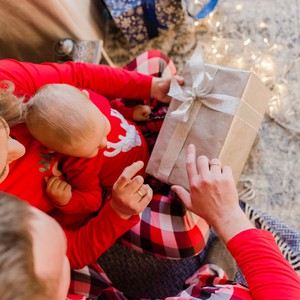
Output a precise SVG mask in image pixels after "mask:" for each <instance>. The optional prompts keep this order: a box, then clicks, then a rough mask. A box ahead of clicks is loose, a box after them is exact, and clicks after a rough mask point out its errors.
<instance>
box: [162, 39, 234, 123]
mask: <svg viewBox="0 0 300 300" xmlns="http://www.w3.org/2000/svg"><path fill="white" fill-rule="evenodd" d="M208 68H209V66H205V65H204V62H203V58H202V54H201V46H200V44H198V45H197V48H196V50H195V52H194V54H193V55H192V57H191V59H190V60H189V61H188V62H187V63H186V65H185V68H184V70H183V74H182V76H183V78H184V85H183V86H180V85H179V83H178V82H177V80H176V79H175V78H172V80H171V85H170V90H169V93H168V95H169V96H171V97H172V98H175V99H177V100H179V101H182V104H181V105H180V106H179V107H178V108H177V109H176V110H174V111H173V112H171V114H170V116H171V118H174V119H176V120H178V121H180V122H186V121H187V120H188V119H189V114H190V110H191V109H192V107H193V104H194V101H201V102H202V104H204V105H206V106H207V107H209V108H211V109H214V110H217V111H220V112H224V113H228V114H231V115H234V114H235V112H236V110H237V107H238V105H239V102H240V99H239V98H237V97H233V96H229V95H224V94H210V92H211V90H212V88H213V85H214V78H215V76H216V74H217V72H218V71H217V69H212V68H211V70H212V72H210V73H209V72H207V70H206V69H208Z"/></svg>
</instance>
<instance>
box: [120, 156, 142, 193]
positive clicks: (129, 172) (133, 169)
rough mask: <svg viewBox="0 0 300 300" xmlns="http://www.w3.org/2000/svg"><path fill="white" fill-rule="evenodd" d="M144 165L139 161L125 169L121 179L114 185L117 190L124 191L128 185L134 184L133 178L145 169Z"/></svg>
mask: <svg viewBox="0 0 300 300" xmlns="http://www.w3.org/2000/svg"><path fill="white" fill-rule="evenodd" d="M143 166H144V163H143V162H142V161H137V162H135V163H133V164H132V165H130V166H129V167H127V168H125V169H124V171H123V172H122V174H121V175H120V177H119V178H118V179H117V181H116V183H115V184H114V188H116V189H123V188H124V187H126V186H127V185H128V183H129V182H130V183H131V182H132V181H131V179H132V177H133V176H134V175H135V174H136V173H137V172H138V171H139V170H141V169H142V168H143Z"/></svg>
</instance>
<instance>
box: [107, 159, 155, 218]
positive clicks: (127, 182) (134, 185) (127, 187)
mask: <svg viewBox="0 0 300 300" xmlns="http://www.w3.org/2000/svg"><path fill="white" fill-rule="evenodd" d="M143 166H144V163H143V162H142V161H138V162H135V163H133V164H132V165H131V166H129V167H127V168H125V170H124V171H123V173H122V174H121V176H120V177H119V178H118V180H117V181H116V183H115V184H114V186H113V190H112V200H111V206H112V208H113V210H114V211H115V212H116V213H117V214H118V215H119V216H120V217H121V218H123V219H129V218H130V217H131V216H133V215H137V214H139V213H140V212H142V211H143V210H144V209H145V208H146V207H147V205H148V203H149V202H150V201H151V199H152V195H153V192H152V189H151V188H150V186H149V185H148V184H143V183H144V179H143V177H142V176H136V177H133V176H134V175H135V174H136V173H137V172H138V171H139V170H140V169H142V167H143Z"/></svg>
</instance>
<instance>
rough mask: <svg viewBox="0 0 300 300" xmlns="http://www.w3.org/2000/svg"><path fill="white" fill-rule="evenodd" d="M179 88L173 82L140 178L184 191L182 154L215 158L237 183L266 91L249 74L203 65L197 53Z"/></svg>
mask: <svg viewBox="0 0 300 300" xmlns="http://www.w3.org/2000/svg"><path fill="white" fill-rule="evenodd" d="M183 77H184V82H185V83H184V86H182V87H181V86H179V85H178V83H177V82H176V81H175V80H174V81H173V82H172V84H171V88H170V92H169V94H170V95H171V96H172V97H173V99H172V101H171V103H170V106H169V109H168V113H167V115H166V118H165V120H164V123H163V125H162V128H161V130H160V133H159V135H158V138H157V141H156V143H155V146H154V149H153V151H152V154H151V157H150V160H149V163H148V165H147V168H146V172H147V173H148V174H150V175H152V176H154V177H156V178H157V179H159V180H161V181H163V182H165V183H168V184H178V185H181V186H183V187H184V188H186V189H187V190H189V185H188V177H187V173H186V166H185V162H186V148H187V146H188V145H189V144H191V143H193V144H195V146H196V151H197V156H198V155H206V156H207V157H208V158H209V159H212V158H216V157H217V158H219V159H220V160H221V162H222V164H223V165H229V166H231V167H232V170H233V176H234V179H235V181H236V182H237V181H238V180H239V178H240V176H241V173H242V171H243V168H244V165H245V163H246V161H247V158H248V156H249V153H250V150H251V148H252V145H253V143H254V140H255V137H256V135H257V132H258V129H259V127H260V124H261V122H262V120H263V116H264V113H265V111H266V109H267V105H268V101H269V99H270V97H271V91H270V90H269V89H268V88H267V87H266V86H265V85H264V84H263V83H262V82H261V81H260V80H259V79H258V77H257V76H256V75H255V74H254V73H252V72H250V71H242V70H236V69H230V68H226V67H221V66H215V65H205V64H203V61H202V56H201V53H200V49H199V47H198V48H197V49H196V50H195V53H194V55H193V56H192V58H191V59H190V61H189V62H188V63H187V64H186V67H185V70H184V71H183Z"/></svg>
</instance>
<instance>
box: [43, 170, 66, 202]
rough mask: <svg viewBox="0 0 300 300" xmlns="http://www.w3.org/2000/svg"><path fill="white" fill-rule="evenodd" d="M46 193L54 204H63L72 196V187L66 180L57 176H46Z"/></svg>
mask: <svg viewBox="0 0 300 300" xmlns="http://www.w3.org/2000/svg"><path fill="white" fill-rule="evenodd" d="M45 180H46V184H47V185H46V194H47V195H48V197H49V198H50V200H52V201H53V203H54V204H55V205H59V206H64V205H66V204H68V203H69V201H70V200H71V197H72V187H71V185H70V184H68V183H67V182H66V181H64V180H61V179H59V177H57V176H53V177H51V178H48V177H46V178H45Z"/></svg>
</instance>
